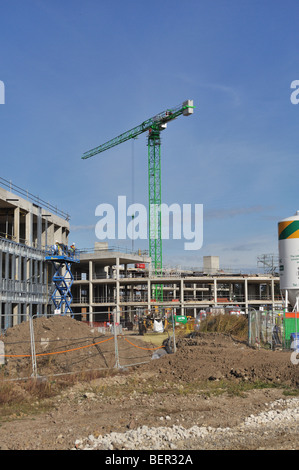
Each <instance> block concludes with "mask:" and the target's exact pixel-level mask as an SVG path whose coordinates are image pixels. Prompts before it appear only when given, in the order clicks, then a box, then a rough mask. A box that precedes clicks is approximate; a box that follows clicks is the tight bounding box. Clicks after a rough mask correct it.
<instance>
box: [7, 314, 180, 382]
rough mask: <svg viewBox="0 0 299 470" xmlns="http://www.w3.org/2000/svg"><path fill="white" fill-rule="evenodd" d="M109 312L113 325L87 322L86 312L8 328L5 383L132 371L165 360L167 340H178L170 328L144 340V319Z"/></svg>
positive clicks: (42, 317) (33, 318)
mask: <svg viewBox="0 0 299 470" xmlns="http://www.w3.org/2000/svg"><path fill="white" fill-rule="evenodd" d="M105 313H107V318H108V319H109V321H104V322H97V321H87V320H85V321H82V314H74V315H73V316H72V317H70V316H67V315H65V316H63V315H58V314H53V315H47V316H46V315H34V316H29V317H28V320H27V321H23V322H22V323H19V324H15V326H13V327H10V328H8V329H7V330H5V331H4V332H3V334H2V335H1V336H0V379H1V378H2V379H6V380H19V379H28V378H31V377H33V378H41V377H50V376H59V375H66V374H84V373H88V372H92V371H94V372H96V371H102V372H105V371H106V372H107V371H111V370H115V369H126V368H128V367H132V366H136V365H140V364H144V363H148V362H150V361H151V360H152V359H155V358H158V357H160V355H162V353H166V349H165V348H164V346H163V345H162V342H163V340H164V339H169V338H170V337H171V336H173V337H174V331H171V328H170V326H169V327H168V329H167V330H165V329H164V328H163V330H161V331H160V332H155V331H153V330H149V331H148V333H151V334H150V335H149V337H148V338H146V341H144V338H142V339H141V334H142V336H143V335H144V332H143V333H142V332H141V331H140V322H139V321H137V322H135V323H134V322H130V321H124V320H122V322H121V321H120V314H119V313H120V312H114V314H111V313H110V312H105ZM108 313H109V316H108ZM121 313H122V314H123V312H121ZM101 314H103V312H101ZM117 319H118V320H119V321H118V322H117V321H116V320H117ZM10 324H11V325H13V324H14V318H12V319H11V322H10ZM174 344H175V342H174ZM168 352H169V350H168Z"/></svg>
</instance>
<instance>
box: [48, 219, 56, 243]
mask: <svg viewBox="0 0 299 470" xmlns="http://www.w3.org/2000/svg"><path fill="white" fill-rule="evenodd" d="M54 242H55V237H54V224H53V223H52V222H50V221H48V228H47V245H49V246H51V245H54Z"/></svg>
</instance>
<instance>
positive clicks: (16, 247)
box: [0, 178, 69, 330]
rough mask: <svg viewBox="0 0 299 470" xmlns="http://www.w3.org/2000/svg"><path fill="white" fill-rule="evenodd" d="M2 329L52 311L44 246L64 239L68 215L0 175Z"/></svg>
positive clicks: (0, 322) (66, 234)
mask: <svg viewBox="0 0 299 470" xmlns="http://www.w3.org/2000/svg"><path fill="white" fill-rule="evenodd" d="M0 184H2V185H3V186H6V187H7V188H8V189H4V188H3V187H0V266H1V270H0V276H1V277H0V283H1V284H0V285H1V291H0V329H1V330H5V329H7V328H8V327H10V326H13V325H15V324H18V323H20V322H21V321H24V320H26V319H27V318H28V315H29V314H31V315H35V314H46V313H50V311H51V299H50V296H51V292H52V289H53V284H52V269H51V266H50V265H49V264H48V263H47V262H46V261H45V247H46V246H47V245H52V244H53V243H54V241H55V240H57V241H59V242H61V243H64V244H67V243H68V234H69V222H68V220H69V216H68V215H67V214H66V213H63V212H61V211H59V210H58V209H56V208H55V207H53V206H51V205H50V204H49V203H46V202H44V201H42V200H40V199H39V198H37V197H35V196H33V195H32V194H30V193H28V192H27V191H24V190H23V189H21V188H19V187H17V186H15V185H13V184H12V183H11V182H8V181H6V180H4V179H3V178H0Z"/></svg>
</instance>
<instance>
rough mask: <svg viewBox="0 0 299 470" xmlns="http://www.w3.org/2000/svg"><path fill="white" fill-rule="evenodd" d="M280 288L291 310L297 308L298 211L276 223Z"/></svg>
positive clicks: (298, 261)
mask: <svg viewBox="0 0 299 470" xmlns="http://www.w3.org/2000/svg"><path fill="white" fill-rule="evenodd" d="M278 240H279V242H278V250H279V274H280V289H281V291H282V293H283V295H284V297H285V299H286V307H287V301H289V302H290V304H291V306H292V308H293V310H297V311H298V310H299V305H298V304H299V211H297V213H296V214H295V215H294V216H293V217H288V218H286V219H283V220H281V221H280V222H279V223H278Z"/></svg>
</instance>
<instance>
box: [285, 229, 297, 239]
mask: <svg viewBox="0 0 299 470" xmlns="http://www.w3.org/2000/svg"><path fill="white" fill-rule="evenodd" d="M287 238H299V230H296V231H295V232H293V233H292V234H291V235H289V236H288V237H287Z"/></svg>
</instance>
